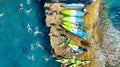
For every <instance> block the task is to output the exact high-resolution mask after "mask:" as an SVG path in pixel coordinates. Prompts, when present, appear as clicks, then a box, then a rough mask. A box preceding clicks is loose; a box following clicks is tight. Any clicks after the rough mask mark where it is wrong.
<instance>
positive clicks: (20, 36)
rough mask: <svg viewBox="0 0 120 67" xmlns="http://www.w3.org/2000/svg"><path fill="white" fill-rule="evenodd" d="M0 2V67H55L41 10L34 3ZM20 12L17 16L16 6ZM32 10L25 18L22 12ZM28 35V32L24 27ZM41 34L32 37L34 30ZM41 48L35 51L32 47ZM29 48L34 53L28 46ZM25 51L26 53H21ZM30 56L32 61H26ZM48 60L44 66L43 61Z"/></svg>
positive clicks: (8, 0) (0, 0) (3, 0)
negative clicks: (29, 28)
mask: <svg viewBox="0 0 120 67" xmlns="http://www.w3.org/2000/svg"><path fill="white" fill-rule="evenodd" d="M26 1H27V0H0V13H4V16H3V17H0V67H59V66H60V65H59V64H58V63H56V62H55V61H54V59H52V58H51V51H50V50H51V47H50V42H49V37H48V36H47V34H48V33H49V29H48V28H47V27H45V17H44V10H43V9H42V7H41V6H40V5H41V4H38V3H37V2H36V1H35V0H30V1H31V2H26ZM20 3H23V10H21V12H20V13H19V7H20V6H19V4H20ZM30 8H31V9H32V11H31V13H30V14H29V15H26V10H28V9H30ZM28 24H29V25H30V26H31V29H32V31H31V32H28V29H27V25H28ZM37 27H38V29H39V31H40V32H41V33H39V34H37V35H34V32H35V28H37ZM38 42H39V43H40V44H41V46H42V47H43V49H42V48H38V47H37V44H36V43H38ZM31 44H33V46H34V50H31V47H30V45H31ZM23 48H26V53H25V52H23ZM31 56H34V60H29V57H31ZM46 57H47V58H49V61H48V62H46V61H45V59H44V58H46Z"/></svg>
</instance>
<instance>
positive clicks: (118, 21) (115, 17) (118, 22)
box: [106, 0, 120, 31]
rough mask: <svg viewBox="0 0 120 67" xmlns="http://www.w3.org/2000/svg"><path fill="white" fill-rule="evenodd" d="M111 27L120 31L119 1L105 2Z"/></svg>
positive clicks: (110, 0) (109, 0)
mask: <svg viewBox="0 0 120 67" xmlns="http://www.w3.org/2000/svg"><path fill="white" fill-rule="evenodd" d="M106 2H107V6H108V16H109V18H110V20H111V22H112V25H113V26H114V27H115V28H116V29H117V30H119V31H120V0H106Z"/></svg>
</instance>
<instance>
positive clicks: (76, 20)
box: [56, 3, 90, 67]
mask: <svg viewBox="0 0 120 67" xmlns="http://www.w3.org/2000/svg"><path fill="white" fill-rule="evenodd" d="M61 6H62V7H64V8H84V7H85V6H86V5H85V4H75V3H73V4H62V5H61ZM60 14H62V15H64V17H62V18H61V20H62V21H63V23H62V24H61V26H62V27H63V28H64V29H65V30H67V31H69V32H70V33H71V34H74V35H76V36H78V37H80V38H82V39H86V38H88V34H87V33H85V32H84V31H83V30H86V25H85V24H80V23H81V22H84V19H83V18H80V17H81V16H84V15H85V13H84V12H82V11H80V10H72V9H71V10H63V11H61V12H60ZM67 46H69V47H70V48H71V49H73V50H74V51H76V52H78V53H83V52H85V50H83V49H82V48H81V47H79V46H77V45H74V44H71V43H70V44H67ZM56 61H57V62H60V63H72V64H71V65H69V67H77V66H79V65H85V64H87V63H89V62H90V61H80V60H74V59H59V60H56Z"/></svg>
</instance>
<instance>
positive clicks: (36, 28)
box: [34, 27, 42, 35]
mask: <svg viewBox="0 0 120 67" xmlns="http://www.w3.org/2000/svg"><path fill="white" fill-rule="evenodd" d="M39 33H42V32H39V28H38V27H35V32H34V35H37V34H39Z"/></svg>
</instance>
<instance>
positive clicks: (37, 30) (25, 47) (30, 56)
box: [0, 0, 49, 61]
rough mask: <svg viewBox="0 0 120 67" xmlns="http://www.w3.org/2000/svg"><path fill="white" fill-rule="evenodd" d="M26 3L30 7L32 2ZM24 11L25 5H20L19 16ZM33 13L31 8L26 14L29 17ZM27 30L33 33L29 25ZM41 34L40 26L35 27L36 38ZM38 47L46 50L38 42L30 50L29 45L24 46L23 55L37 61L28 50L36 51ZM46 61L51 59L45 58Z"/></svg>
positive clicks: (28, 0) (31, 45)
mask: <svg viewBox="0 0 120 67" xmlns="http://www.w3.org/2000/svg"><path fill="white" fill-rule="evenodd" d="M26 3H27V4H28V5H30V3H31V1H30V0H27V2H26ZM23 9H24V6H23V3H20V8H19V14H20V13H21V11H22V10H23ZM31 12H32V8H30V9H28V10H25V13H26V15H27V16H28V15H30V13H31ZM0 15H1V16H2V14H0ZM26 28H27V31H28V32H29V33H31V32H32V31H33V29H32V27H31V25H30V24H29V23H28V24H27V25H26ZM40 33H42V32H40V31H39V27H38V26H37V27H35V31H34V36H36V35H38V34H40ZM36 47H37V48H40V49H42V50H43V49H44V48H43V46H41V44H40V43H39V41H37V42H36V43H35V44H30V49H29V48H28V46H27V45H22V49H23V53H24V54H27V58H28V60H30V61H35V55H31V54H30V55H29V53H28V50H31V51H34V50H35V49H36ZM45 60H46V61H48V60H49V59H48V58H45Z"/></svg>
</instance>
